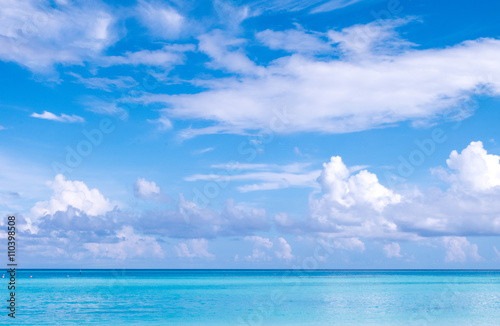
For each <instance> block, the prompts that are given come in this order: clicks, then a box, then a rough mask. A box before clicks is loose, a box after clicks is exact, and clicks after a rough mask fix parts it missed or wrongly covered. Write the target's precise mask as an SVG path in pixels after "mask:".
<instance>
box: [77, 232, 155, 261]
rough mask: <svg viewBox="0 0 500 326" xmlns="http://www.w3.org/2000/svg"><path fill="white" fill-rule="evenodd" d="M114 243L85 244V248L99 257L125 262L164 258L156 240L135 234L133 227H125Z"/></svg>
mask: <svg viewBox="0 0 500 326" xmlns="http://www.w3.org/2000/svg"><path fill="white" fill-rule="evenodd" d="M116 237H117V238H118V239H119V240H118V242H114V243H102V242H101V243H85V244H84V245H83V247H84V248H85V249H87V250H89V251H90V252H92V253H93V254H94V255H96V256H99V257H108V258H112V259H119V260H124V259H128V258H134V257H139V258H151V257H158V258H163V257H164V255H165V254H164V252H163V249H162V248H161V246H160V245H159V244H158V243H157V242H156V240H155V238H152V237H148V236H140V235H138V234H135V232H134V229H133V228H132V227H131V226H124V227H123V228H122V229H121V230H120V231H119V232H118V233H117V235H116Z"/></svg>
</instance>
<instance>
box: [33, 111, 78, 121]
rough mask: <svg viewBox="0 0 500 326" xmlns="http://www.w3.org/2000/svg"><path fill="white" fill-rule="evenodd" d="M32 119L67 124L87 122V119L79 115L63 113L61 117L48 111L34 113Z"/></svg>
mask: <svg viewBox="0 0 500 326" xmlns="http://www.w3.org/2000/svg"><path fill="white" fill-rule="evenodd" d="M30 117H33V118H38V119H45V120H52V121H57V122H66V123H75V122H80V123H81V122H85V119H83V118H82V117H79V116H77V115H74V114H73V115H67V114H64V113H61V115H60V116H57V115H55V114H54V113H52V112H48V111H43V113H36V112H33V113H32V114H31V115H30Z"/></svg>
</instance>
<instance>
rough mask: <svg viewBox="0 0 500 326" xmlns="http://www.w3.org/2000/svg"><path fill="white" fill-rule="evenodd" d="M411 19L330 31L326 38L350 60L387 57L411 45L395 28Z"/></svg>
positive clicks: (378, 22) (379, 22)
mask: <svg viewBox="0 0 500 326" xmlns="http://www.w3.org/2000/svg"><path fill="white" fill-rule="evenodd" d="M412 20H413V19H412V18H406V19H402V18H399V19H393V20H386V21H375V22H372V23H369V24H366V25H354V26H350V27H346V28H344V29H342V30H341V31H335V30H331V31H329V32H328V37H329V38H330V40H331V42H333V43H337V44H338V47H339V51H340V52H341V53H343V54H344V55H347V56H349V57H350V58H351V59H353V58H354V59H360V60H366V59H367V58H369V57H370V56H377V55H378V56H380V55H389V54H395V53H398V52H400V51H401V50H408V49H409V47H411V46H413V45H414V44H413V43H410V42H408V41H405V40H403V39H402V38H401V37H400V36H399V34H398V33H397V32H396V31H395V28H397V27H399V26H402V25H405V24H407V23H408V22H410V21H412Z"/></svg>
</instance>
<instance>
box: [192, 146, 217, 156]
mask: <svg viewBox="0 0 500 326" xmlns="http://www.w3.org/2000/svg"><path fill="white" fill-rule="evenodd" d="M214 149H215V147H206V148H202V149H198V150H195V151H193V154H195V155H201V154H205V153H208V152H211V151H213V150H214Z"/></svg>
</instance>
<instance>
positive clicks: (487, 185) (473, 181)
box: [446, 141, 500, 191]
mask: <svg viewBox="0 0 500 326" xmlns="http://www.w3.org/2000/svg"><path fill="white" fill-rule="evenodd" d="M446 163H447V164H448V167H449V168H450V169H452V170H455V171H457V173H456V174H454V175H453V176H452V180H451V181H452V182H454V183H455V185H456V186H457V187H460V188H461V190H464V191H490V190H493V189H494V188H495V187H498V186H500V156H498V155H493V154H488V153H487V151H486V150H485V149H484V147H483V143H482V142H480V141H477V142H471V143H470V144H469V146H467V147H466V148H465V149H464V150H463V151H462V152H461V153H460V154H459V153H458V152H457V151H453V152H451V154H450V158H449V159H447V160H446Z"/></svg>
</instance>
